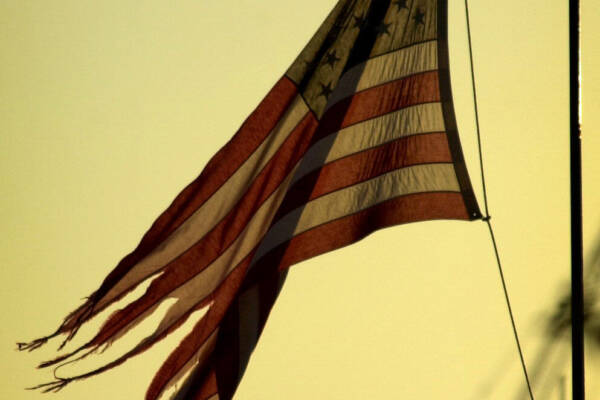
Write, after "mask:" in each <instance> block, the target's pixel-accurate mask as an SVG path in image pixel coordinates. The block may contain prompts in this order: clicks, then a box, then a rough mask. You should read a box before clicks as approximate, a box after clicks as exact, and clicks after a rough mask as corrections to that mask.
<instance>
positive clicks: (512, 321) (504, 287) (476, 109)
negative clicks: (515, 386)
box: [465, 0, 534, 400]
mask: <svg viewBox="0 0 600 400" xmlns="http://www.w3.org/2000/svg"><path fill="white" fill-rule="evenodd" d="M465 13H466V17H467V36H468V38H469V57H470V60H471V84H472V87H473V102H474V106H475V107H474V108H475V125H476V128H477V146H478V148H479V167H480V168H481V185H482V189H483V202H484V207H485V217H484V218H483V221H484V222H485V223H486V224H487V226H488V229H489V231H490V238H491V239H492V244H493V247H494V254H495V255H496V262H497V264H498V272H499V273H500V280H501V281H502V289H503V290H504V298H505V299H506V306H507V308H508V315H509V316H510V323H511V325H512V329H513V334H514V336H515V342H516V344H517V350H518V351H519V358H520V360H521V366H522V367H523V374H524V375H525V382H526V383H527V390H528V391H529V397H530V399H531V400H534V396H533V390H532V389H531V382H530V381H529V374H528V373H527V366H526V365H525V358H524V357H523V350H522V349H521V342H520V341H519V334H518V333H517V325H516V324H515V317H514V315H513V311H512V306H511V303H510V298H509V296H508V289H507V288H506V280H505V279H504V272H503V270H502V262H501V261H500V254H499V253H498V245H497V244H496V237H495V236H494V230H493V229H492V224H491V222H490V219H491V217H490V212H489V207H488V199H487V189H486V185H485V172H484V168H483V150H482V145H481V130H480V128H479V111H478V108H477V90H476V86H475V68H474V67H473V64H474V63H473V46H472V43H471V24H470V21H469V1H468V0H465Z"/></svg>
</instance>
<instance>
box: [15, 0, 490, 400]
mask: <svg viewBox="0 0 600 400" xmlns="http://www.w3.org/2000/svg"><path fill="white" fill-rule="evenodd" d="M446 20H447V5H446V0H340V1H339V2H338V3H337V5H336V6H335V7H334V9H333V10H332V11H331V13H330V14H329V16H328V17H327V19H326V20H325V21H324V23H323V24H322V25H321V27H320V28H319V30H318V31H317V33H316V34H315V35H314V37H313V38H312V39H311V40H310V42H309V43H308V45H307V46H306V47H305V48H304V50H303V51H302V52H301V53H300V55H299V56H298V58H297V59H296V61H295V62H294V63H293V64H292V65H291V67H290V68H289V70H288V71H287V72H286V73H285V75H284V76H283V77H282V78H281V79H280V80H279V81H278V82H277V83H276V84H275V86H274V87H273V89H272V90H271V91H270V92H269V93H268V94H267V96H266V97H265V98H264V99H263V101H262V102H261V103H260V104H259V106H258V107H257V108H256V110H255V111H254V112H253V113H252V114H251V115H250V116H249V117H248V119H247V120H246V121H245V122H244V123H243V125H242V127H241V128H240V130H239V131H238V132H237V133H236V134H235V135H234V136H233V138H232V139H231V140H230V141H229V142H228V143H227V144H226V145H225V146H224V147H223V148H222V149H221V150H220V151H219V152H218V153H217V154H216V155H215V156H214V157H213V158H212V159H211V160H210V161H209V163H208V164H207V165H206V167H205V169H204V170H203V171H202V173H201V174H200V176H199V177H198V178H197V179H196V180H195V181H193V182H192V183H191V184H190V185H189V186H188V187H186V188H185V189H184V190H183V191H182V192H181V193H180V194H179V195H178V196H177V197H176V198H175V200H174V201H173V202H172V204H171V205H170V206H169V207H168V208H167V210H166V211H164V212H163V213H162V215H160V216H159V218H158V219H157V220H156V221H155V222H154V224H153V225H152V226H151V227H150V229H149V230H148V232H147V233H146V234H145V235H144V236H143V238H142V240H141V242H140V243H139V245H138V246H137V248H136V249H135V250H134V251H133V252H131V253H130V254H129V255H127V256H126V257H125V258H123V259H122V260H121V262H120V263H119V264H118V265H117V266H116V268H115V269H114V270H113V271H112V272H111V273H110V274H109V275H108V276H107V277H106V278H105V280H104V281H103V282H102V284H101V285H100V287H99V288H98V289H97V290H96V291H95V292H94V293H93V294H92V295H91V296H90V297H89V298H88V299H87V301H85V303H84V304H83V305H82V306H80V307H79V308H78V309H76V310H75V311H73V312H72V313H71V314H69V315H68V316H67V318H66V319H65V320H64V322H63V323H62V324H61V325H60V327H59V328H58V329H57V330H56V332H55V333H53V334H52V335H50V336H48V337H45V338H42V339H38V340H36V341H33V342H31V343H28V344H20V347H21V349H23V350H26V349H29V350H31V349H35V348H37V347H39V346H40V345H42V344H44V343H45V342H46V341H47V340H48V339H50V338H52V337H55V336H58V335H61V334H65V335H66V339H65V342H67V341H68V340H70V339H71V338H72V337H73V336H74V335H75V334H76V333H77V331H78V329H79V327H80V326H81V325H82V324H84V323H85V322H86V321H88V320H89V319H90V318H92V317H94V316H95V315H97V314H98V313H100V312H101V311H103V310H104V309H106V308H107V307H108V306H110V305H111V304H113V303H115V302H116V301H118V300H120V299H121V298H123V296H124V295H126V294H127V293H129V292H130V291H132V290H133V289H134V288H136V287H137V286H138V285H140V284H141V283H142V282H145V281H147V280H151V284H150V285H149V287H148V288H147V290H146V292H145V293H144V294H143V295H142V296H141V297H139V298H138V299H136V300H134V301H133V302H131V303H129V304H127V305H126V306H125V307H124V308H122V309H120V310H118V311H117V312H115V313H114V314H113V315H111V316H110V317H109V318H108V319H107V321H106V322H105V323H104V325H103V326H102V327H101V328H100V330H99V332H97V334H96V335H95V336H94V337H93V338H92V339H91V340H90V341H89V342H88V343H86V344H84V345H83V346H81V347H80V348H78V349H76V350H74V351H72V352H69V353H67V354H64V355H61V356H60V357H58V358H57V359H55V360H52V361H49V362H46V363H44V364H42V366H52V365H60V363H61V362H66V361H70V360H73V359H77V358H82V357H86V356H88V355H89V354H91V353H93V352H94V351H95V350H97V349H99V348H100V347H101V346H104V345H107V344H110V343H112V342H114V341H115V340H117V339H118V338H120V337H122V336H123V335H124V334H125V333H127V332H128V331H129V330H131V329H132V328H133V327H134V326H136V325H137V324H139V323H140V322H141V321H143V320H144V319H145V318H146V317H148V316H149V315H150V314H152V313H153V312H154V311H155V310H156V309H157V308H158V306H159V305H160V304H161V303H162V302H163V301H164V300H166V299H169V298H170V299H176V302H175V303H174V304H173V305H172V306H170V308H169V309H168V311H167V312H166V314H165V316H164V317H163V319H162V320H161V322H160V323H159V325H158V326H156V327H155V330H154V332H153V333H152V334H150V335H149V336H148V337H146V338H144V339H143V340H141V341H140V342H139V344H138V345H137V346H135V347H134V348H133V349H131V350H130V351H129V352H127V353H126V354H124V355H122V356H121V357H119V358H118V359H116V360H114V361H113V362H111V363H109V364H107V365H105V366H103V367H101V368H99V369H96V370H94V371H90V372H89V373H86V374H83V375H79V376H74V377H70V378H60V379H59V380H57V381H55V382H52V383H49V384H44V385H40V386H39V388H41V389H44V390H46V391H52V390H59V389H61V388H62V387H64V385H66V384H67V383H69V382H71V381H73V380H78V379H83V378H87V377H90V376H92V375H95V374H98V373H100V372H103V371H106V370H108V369H111V368H113V367H115V366H117V365H119V364H121V363H123V362H124V361H126V360H127V359H128V358H130V357H132V356H135V355H136V354H139V353H140V352H142V351H145V350H147V349H148V348H150V347H151V346H152V345H153V344H155V343H156V342H157V341H159V340H161V339H162V338H164V337H165V336H166V335H168V334H169V333H171V332H173V331H174V330H175V329H177V328H178V327H179V326H180V325H181V324H182V323H183V322H185V321H186V319H187V318H188V317H189V316H190V314H191V313H193V312H195V311H198V310H201V309H204V310H205V314H204V316H203V317H202V318H201V319H200V320H199V322H198V323H197V324H196V325H195V326H194V327H193V329H192V331H191V332H190V333H189V334H188V335H187V336H186V337H185V338H184V339H183V340H182V342H181V343H180V344H179V346H178V347H177V348H176V349H174V351H173V352H172V354H171V355H170V356H169V357H168V359H167V360H166V361H165V362H164V364H163V365H162V366H161V367H160V369H159V370H158V372H157V374H156V376H155V378H154V380H153V381H152V382H151V384H150V386H149V389H148V392H147V395H146V398H147V399H148V400H154V399H157V398H160V397H161V396H163V395H164V394H165V391H166V390H167V389H168V388H170V387H172V386H173V385H174V384H176V383H178V382H183V384H182V385H180V386H178V387H179V390H178V392H177V394H176V395H175V397H173V398H175V399H194V400H207V399H210V400H216V399H220V400H225V399H231V398H232V396H233V394H234V392H235V389H236V388H237V385H238V383H239V381H240V379H241V377H242V375H243V372H244V370H245V368H246V365H247V363H248V360H249V357H250V354H251V353H252V350H253V349H254V346H255V345H256V343H257V341H258V338H259V336H260V333H261V331H262V329H263V327H264V325H265V322H266V320H267V317H268V315H269V311H270V310H271V307H272V305H273V303H274V301H275V299H276V298H277V295H278V293H279V290H280V289H281V287H282V285H283V282H284V280H285V276H286V271H287V268H288V267H289V266H291V265H293V264H296V263H298V262H300V261H303V260H306V259H308V258H311V257H314V256H317V255H319V254H322V253H325V252H328V251H331V250H334V249H338V248H340V247H343V246H346V245H349V244H351V243H353V242H356V241H357V240H360V239H362V238H363V237H365V236H366V235H368V234H370V233H371V232H373V231H375V230H377V229H380V228H383V227H387V226H391V225H396V224H403V223H409V222H415V221H422V220H432V219H459V220H473V219H478V218H480V217H481V215H480V212H479V208H478V205H477V202H476V199H475V196H474V194H473V190H472V188H471V184H470V182H469V177H468V175H467V171H466V167H465V163H464V160H463V156H462V153H461V147H460V142H459V138H458V133H457V129H456V122H455V117H454V110H453V104H452V97H451V92H450V75H449V69H448V47H447V21H446ZM331 284H332V285H335V282H332V283H331ZM63 344H64V343H63Z"/></svg>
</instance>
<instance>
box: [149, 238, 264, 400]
mask: <svg viewBox="0 0 600 400" xmlns="http://www.w3.org/2000/svg"><path fill="white" fill-rule="evenodd" d="M254 253H255V250H253V251H252V252H251V253H250V254H249V255H248V256H246V258H244V260H243V261H241V262H240V263H239V264H238V265H237V266H236V267H235V269H234V270H233V271H232V272H231V274H229V275H228V276H227V278H226V279H225V281H223V283H222V284H221V285H220V286H219V287H218V288H217V289H216V290H215V292H214V293H213V295H211V298H212V299H213V300H214V303H213V304H211V306H210V308H209V310H208V312H207V313H206V315H205V316H204V317H202V319H201V320H200V321H198V323H197V324H196V325H195V326H194V328H193V330H192V332H190V333H189V334H188V335H187V336H186V337H185V338H184V339H183V341H182V342H181V343H180V344H179V346H178V347H177V348H176V349H175V351H173V352H172V353H171V354H170V355H169V357H168V358H167V360H166V361H165V362H164V363H163V365H162V366H161V367H160V370H159V371H158V372H157V373H156V375H155V376H154V379H153V380H152V383H151V384H150V387H149V388H148V391H147V393H146V399H147V400H154V399H156V398H157V397H158V396H159V395H160V393H161V391H162V390H163V389H164V388H165V386H166V385H167V384H168V383H169V381H170V380H171V379H173V377H174V376H175V375H177V373H179V371H180V370H181V368H183V366H184V365H185V364H186V363H187V362H188V361H189V360H190V359H191V358H192V357H193V356H194V355H195V354H196V352H197V351H198V350H199V349H200V347H201V346H202V345H203V344H204V342H206V340H207V339H208V338H209V337H210V335H212V333H213V332H214V330H215V329H216V327H217V326H219V324H220V323H221V320H222V319H223V316H224V315H225V313H226V312H227V311H228V308H229V306H230V304H231V302H232V301H233V300H234V298H235V297H236V295H237V294H238V291H239V288H240V286H241V285H242V282H243V280H244V277H245V276H246V271H247V269H248V266H249V265H250V261H251V260H252V257H253V256H254ZM209 359H210V357H209ZM213 383H216V382H212V380H211V379H210V376H209V379H208V380H207V381H206V382H204V383H203V384H202V385H200V386H199V387H198V390H199V394H200V393H204V392H206V393H207V394H210V393H214V389H215V387H214V384H213Z"/></svg>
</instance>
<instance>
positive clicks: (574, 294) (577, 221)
mask: <svg viewBox="0 0 600 400" xmlns="http://www.w3.org/2000/svg"><path fill="white" fill-rule="evenodd" d="M569 36H570V40H569V43H570V48H569V58H570V83H571V85H570V98H571V107H570V108H571V263H572V264H571V316H572V327H571V329H572V338H571V340H572V346H573V347H572V361H573V400H584V399H585V378H584V361H583V322H584V321H583V233H582V200H581V127H580V125H579V0H571V1H570V2H569Z"/></svg>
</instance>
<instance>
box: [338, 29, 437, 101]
mask: <svg viewBox="0 0 600 400" xmlns="http://www.w3.org/2000/svg"><path fill="white" fill-rule="evenodd" d="M436 69H438V59H437V41H430V42H425V43H420V44H416V45H413V46H410V47H405V48H402V49H400V50H396V51H394V52H391V53H387V54H384V55H381V56H378V57H375V58H372V59H369V60H367V61H365V62H364V63H361V64H358V65H356V66H354V67H352V68H351V69H349V70H348V71H347V72H346V73H345V74H344V75H343V76H342V77H341V79H340V81H339V83H338V85H337V86H336V88H335V90H334V92H333V93H332V94H331V96H330V97H329V100H328V102H327V108H328V109H329V108H331V106H333V105H334V104H336V103H338V102H339V101H340V100H343V99H345V98H346V97H348V96H352V95H353V94H354V93H356V92H360V91H362V90H366V89H369V88H371V87H374V86H378V85H381V84H384V83H387V82H392V81H395V80H398V79H401V78H404V77H406V76H409V75H413V74H417V73H419V72H425V71H431V70H436Z"/></svg>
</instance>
